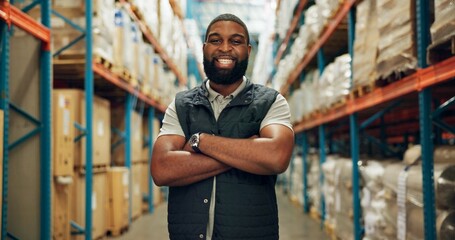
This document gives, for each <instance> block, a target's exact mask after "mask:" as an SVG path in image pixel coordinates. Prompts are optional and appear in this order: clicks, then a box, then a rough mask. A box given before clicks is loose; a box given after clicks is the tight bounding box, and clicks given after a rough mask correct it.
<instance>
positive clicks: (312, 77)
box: [288, 70, 319, 122]
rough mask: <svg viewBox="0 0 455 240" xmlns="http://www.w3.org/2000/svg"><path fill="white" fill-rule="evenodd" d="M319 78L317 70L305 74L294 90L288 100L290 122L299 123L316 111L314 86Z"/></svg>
mask: <svg viewBox="0 0 455 240" xmlns="http://www.w3.org/2000/svg"><path fill="white" fill-rule="evenodd" d="M318 78H319V74H318V71H317V70H310V71H308V72H307V73H306V74H305V79H304V81H303V83H301V85H300V88H299V89H297V90H295V91H294V92H293V94H292V95H291V96H290V97H289V98H288V102H289V107H290V109H291V122H299V121H301V120H303V117H305V116H307V115H309V114H310V113H311V112H313V111H314V110H315V109H316V105H315V104H316V103H317V101H314V99H315V95H316V94H317V91H316V84H317V80H318Z"/></svg>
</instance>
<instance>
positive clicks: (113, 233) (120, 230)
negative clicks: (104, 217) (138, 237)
mask: <svg viewBox="0 0 455 240" xmlns="http://www.w3.org/2000/svg"><path fill="white" fill-rule="evenodd" d="M128 230H129V226H123V227H121V228H118V229H109V230H108V231H107V235H108V236H111V237H118V236H120V235H122V234H124V233H126V232H128Z"/></svg>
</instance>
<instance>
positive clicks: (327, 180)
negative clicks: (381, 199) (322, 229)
mask: <svg viewBox="0 0 455 240" xmlns="http://www.w3.org/2000/svg"><path fill="white" fill-rule="evenodd" d="M322 171H323V172H324V186H323V193H324V199H325V205H326V221H327V223H328V224H331V226H332V227H333V228H334V229H335V234H336V236H337V237H338V238H340V239H353V231H352V229H353V228H354V227H353V226H354V225H353V224H354V223H353V221H352V214H353V209H352V160H351V159H346V158H341V157H338V156H336V155H329V156H327V159H326V161H325V162H324V163H323V164H322Z"/></svg>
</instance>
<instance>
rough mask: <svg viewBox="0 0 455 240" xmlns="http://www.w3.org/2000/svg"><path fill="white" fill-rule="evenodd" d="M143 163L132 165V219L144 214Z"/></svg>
mask: <svg viewBox="0 0 455 240" xmlns="http://www.w3.org/2000/svg"><path fill="white" fill-rule="evenodd" d="M142 168H143V165H142V163H140V162H139V163H135V164H132V165H131V172H132V184H131V187H132V189H131V194H132V198H131V211H132V213H131V215H132V218H134V219H135V218H137V217H139V216H140V215H141V213H142V184H143V182H142V181H141V178H142Z"/></svg>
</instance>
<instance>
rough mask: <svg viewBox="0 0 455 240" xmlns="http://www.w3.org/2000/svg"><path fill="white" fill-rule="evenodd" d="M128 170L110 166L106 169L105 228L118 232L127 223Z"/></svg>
mask: <svg viewBox="0 0 455 240" xmlns="http://www.w3.org/2000/svg"><path fill="white" fill-rule="evenodd" d="M129 182H130V180H129V170H128V168H126V167H112V168H109V169H108V170H107V184H108V189H107V192H108V195H107V196H108V204H107V207H108V210H107V229H108V231H110V232H120V230H121V229H123V228H125V227H127V226H128V224H129V198H130V197H129V196H130V194H129Z"/></svg>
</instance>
